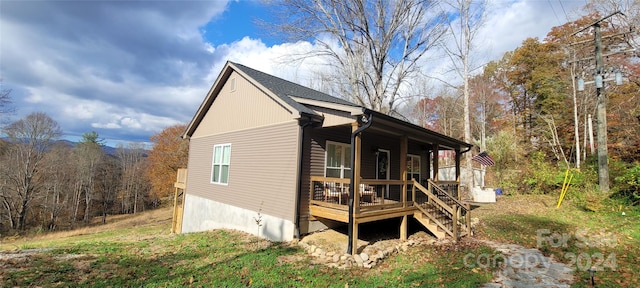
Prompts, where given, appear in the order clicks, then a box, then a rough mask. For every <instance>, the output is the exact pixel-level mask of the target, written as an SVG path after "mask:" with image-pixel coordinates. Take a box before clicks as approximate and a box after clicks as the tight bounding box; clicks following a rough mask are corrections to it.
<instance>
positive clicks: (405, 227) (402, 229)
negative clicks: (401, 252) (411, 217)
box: [400, 215, 409, 241]
mask: <svg viewBox="0 0 640 288" xmlns="http://www.w3.org/2000/svg"><path fill="white" fill-rule="evenodd" d="M407 220H408V216H407V215H404V216H402V222H400V240H402V241H407V234H408V231H407V230H408V226H409V225H407V223H408V221H407Z"/></svg>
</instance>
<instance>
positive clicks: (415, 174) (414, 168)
mask: <svg viewBox="0 0 640 288" xmlns="http://www.w3.org/2000/svg"><path fill="white" fill-rule="evenodd" d="M411 179H416V181H418V182H420V156H419V155H411V154H409V155H407V180H411Z"/></svg>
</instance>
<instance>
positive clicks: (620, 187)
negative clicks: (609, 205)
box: [612, 164, 640, 205]
mask: <svg viewBox="0 0 640 288" xmlns="http://www.w3.org/2000/svg"><path fill="white" fill-rule="evenodd" d="M614 179H615V185H614V187H616V188H615V189H614V193H613V195H612V196H613V197H614V198H621V199H624V200H627V201H629V202H630V204H631V205H638V204H640V164H635V166H633V167H631V168H630V169H627V170H626V172H625V173H623V174H622V175H620V176H617V177H615V178H614Z"/></svg>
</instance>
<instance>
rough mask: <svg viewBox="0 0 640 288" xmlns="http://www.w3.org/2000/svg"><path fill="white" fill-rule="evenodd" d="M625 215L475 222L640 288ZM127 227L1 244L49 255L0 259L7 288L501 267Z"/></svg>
mask: <svg viewBox="0 0 640 288" xmlns="http://www.w3.org/2000/svg"><path fill="white" fill-rule="evenodd" d="M149 213H152V212H149ZM169 213H170V212H169ZM625 214H626V215H624V216H623V215H622V214H621V211H601V212H598V213H594V212H588V211H584V210H581V209H578V208H576V207H575V206H574V205H572V204H571V203H564V204H563V206H562V207H560V208H558V209H556V208H555V200H554V199H553V197H550V196H509V197H506V196H505V197H503V198H500V199H499V200H498V203H496V204H491V205H486V206H483V207H481V208H478V209H476V210H474V211H473V214H472V217H479V218H480V225H479V226H478V227H476V236H475V237H477V238H481V239H488V240H493V241H497V242H505V243H516V244H521V245H523V246H526V247H538V248H539V249H541V250H542V251H543V252H544V253H546V254H548V255H554V257H556V258H557V259H560V260H561V261H563V262H565V263H568V264H570V265H572V267H573V268H576V274H575V276H576V277H575V279H576V283H575V284H574V286H575V287H588V286H590V278H589V272H587V271H586V269H584V268H585V267H586V266H587V264H590V265H592V266H593V265H595V264H600V266H601V267H599V268H601V269H600V271H597V272H596V273H595V280H596V284H597V286H598V287H640V282H639V280H638V279H640V272H639V271H638V269H637V267H640V262H639V260H638V256H640V232H639V227H640V225H639V224H640V212H638V210H637V209H627V210H625ZM147 215H148V214H147ZM136 217H140V219H144V218H145V217H146V218H150V217H149V216H145V214H144V213H143V214H141V215H139V216H136ZM156 218H158V219H160V218H162V217H156ZM162 219H164V218H162ZM114 221H115V220H114ZM123 221H124V220H123ZM127 221H130V223H134V224H132V225H129V224H126V225H124V224H123V225H115V226H104V227H108V229H102V230H100V229H94V230H87V231H84V232H82V233H66V234H65V233H63V234H49V235H44V236H38V237H32V238H20V239H13V240H12V241H7V240H6V239H5V240H3V241H2V242H0V251H5V252H4V253H3V254H4V255H10V254H7V253H8V252H10V251H22V252H23V253H24V252H26V251H28V250H29V249H41V248H45V249H44V250H43V251H42V252H39V253H34V254H32V255H30V256H29V257H22V258H10V259H8V258H6V257H5V259H2V258H0V287H15V286H21V287H24V286H34V287H38V286H42V287H88V286H91V287H123V286H126V287H184V286H194V287H245V286H249V287H347V286H348V287H477V286H479V285H481V284H483V283H486V282H488V281H490V279H491V278H492V275H493V272H494V270H495V269H496V268H497V267H490V266H489V267H487V266H484V265H477V264H475V265H474V264H473V263H465V261H464V259H465V256H466V255H469V254H473V255H480V254H483V253H486V254H488V255H493V254H495V253H496V252H495V251H493V250H492V249H491V248H488V247H486V246H483V245H481V244H478V242H475V241H461V242H460V243H458V244H451V245H441V246H413V247H410V248H409V250H408V251H406V252H402V253H400V254H398V255H394V256H391V257H389V258H387V259H385V260H384V261H383V262H382V263H381V264H379V265H378V266H376V267H374V268H372V269H365V268H352V269H347V270H340V269H335V268H329V267H327V266H324V265H319V264H313V263H312V261H311V259H310V256H308V255H307V254H306V253H305V252H304V251H302V250H301V249H300V248H298V246H297V245H291V244H289V243H272V242H268V241H265V240H262V239H259V238H256V237H253V236H249V235H247V234H244V233H240V232H235V231H226V230H217V231H210V232H203V233H191V234H182V235H175V234H170V233H169V230H170V229H169V228H170V227H169V222H168V221H164V220H163V221H160V223H161V224H154V223H153V222H150V223H145V222H144V221H142V220H139V219H138V220H130V219H129V220H127ZM156 222H158V221H156ZM112 223H113V222H112ZM112 225H113V224H112ZM563 237H564V238H563ZM564 239H566V241H564ZM612 239H613V240H614V241H610V240H612ZM599 255H602V256H599ZM610 255H613V256H612V257H613V258H611V257H610ZM572 256H573V258H571V257H572ZM0 257H2V255H0ZM607 259H608V260H607ZM599 261H600V262H599ZM607 265H609V266H611V267H609V266H607ZM596 266H598V265H596Z"/></svg>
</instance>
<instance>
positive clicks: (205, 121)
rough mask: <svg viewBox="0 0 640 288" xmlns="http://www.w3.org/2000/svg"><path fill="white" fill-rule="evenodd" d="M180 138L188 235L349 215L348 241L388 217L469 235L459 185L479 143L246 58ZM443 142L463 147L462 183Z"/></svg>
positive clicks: (295, 225)
mask: <svg viewBox="0 0 640 288" xmlns="http://www.w3.org/2000/svg"><path fill="white" fill-rule="evenodd" d="M183 137H184V138H186V139H189V143H190V144H189V145H190V147H189V164H188V167H187V170H188V173H186V175H187V176H186V185H185V198H184V203H183V205H184V208H183V209H184V210H183V216H182V224H181V225H180V227H181V232H183V233H184V232H195V231H204V230H209V229H218V228H230V229H237V230H241V231H245V232H248V233H252V234H255V235H259V236H261V237H265V238H268V239H271V240H275V241H289V240H292V239H294V238H297V237H300V235H304V234H307V233H310V232H314V231H318V230H322V229H326V228H328V227H333V226H335V225H339V224H344V223H346V224H347V225H349V232H350V233H349V236H350V244H351V243H355V241H357V235H358V225H359V224H360V223H365V222H370V221H379V220H383V219H389V218H399V219H401V224H400V227H399V229H400V235H401V238H406V234H407V232H406V230H407V220H408V219H409V217H413V218H415V219H416V220H418V221H419V222H420V223H423V224H424V225H425V227H427V228H428V229H429V230H430V231H432V232H433V233H434V235H436V236H438V237H446V236H451V237H459V236H460V235H461V234H462V233H470V232H469V231H470V230H469V225H466V223H469V221H468V220H469V215H470V213H469V205H467V204H465V203H464V202H461V201H460V199H459V198H458V197H459V193H458V187H459V178H460V177H459V176H460V172H459V171H460V156H461V155H462V153H465V152H467V151H469V150H470V149H471V147H472V145H471V144H468V143H465V142H463V141H460V140H457V139H454V138H451V137H448V136H446V135H442V134H439V133H436V132H434V131H431V130H428V129H424V128H421V127H419V126H416V125H413V124H410V123H408V122H405V121H401V120H399V119H396V118H393V117H390V116H388V115H384V114H382V113H378V112H376V111H372V110H369V109H367V108H363V107H361V106H358V105H355V104H353V103H350V102H348V101H345V100H342V99H340V98H336V97H332V96H330V95H327V94H325V93H321V92H319V91H316V90H313V89H310V88H307V87H304V86H301V85H298V84H295V83H293V82H289V81H286V80H283V79H280V78H278V77H275V76H272V75H269V74H266V73H263V72H260V71H257V70H254V69H251V68H249V67H246V66H243V65H240V64H238V63H233V62H227V63H226V65H225V66H224V68H223V69H222V72H221V73H220V75H219V76H218V78H217V79H216V81H215V83H214V84H213V86H212V87H211V89H210V90H209V92H208V94H207V96H206V97H205V99H204V101H203V102H202V104H201V105H200V107H199V108H198V110H197V112H196V114H195V116H194V117H193V119H192V120H191V122H190V123H189V125H188V127H187V130H186V131H185V133H184V135H183ZM443 150H446V151H452V152H451V153H454V155H455V160H456V161H455V162H456V163H455V164H456V165H455V166H456V173H455V175H456V179H455V180H454V181H439V180H438V170H439V169H438V157H437V155H438V153H439V151H443ZM433 155H436V156H435V157H434V156H433ZM465 231H466V232H465ZM349 249H350V250H351V245H350V248H349Z"/></svg>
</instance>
